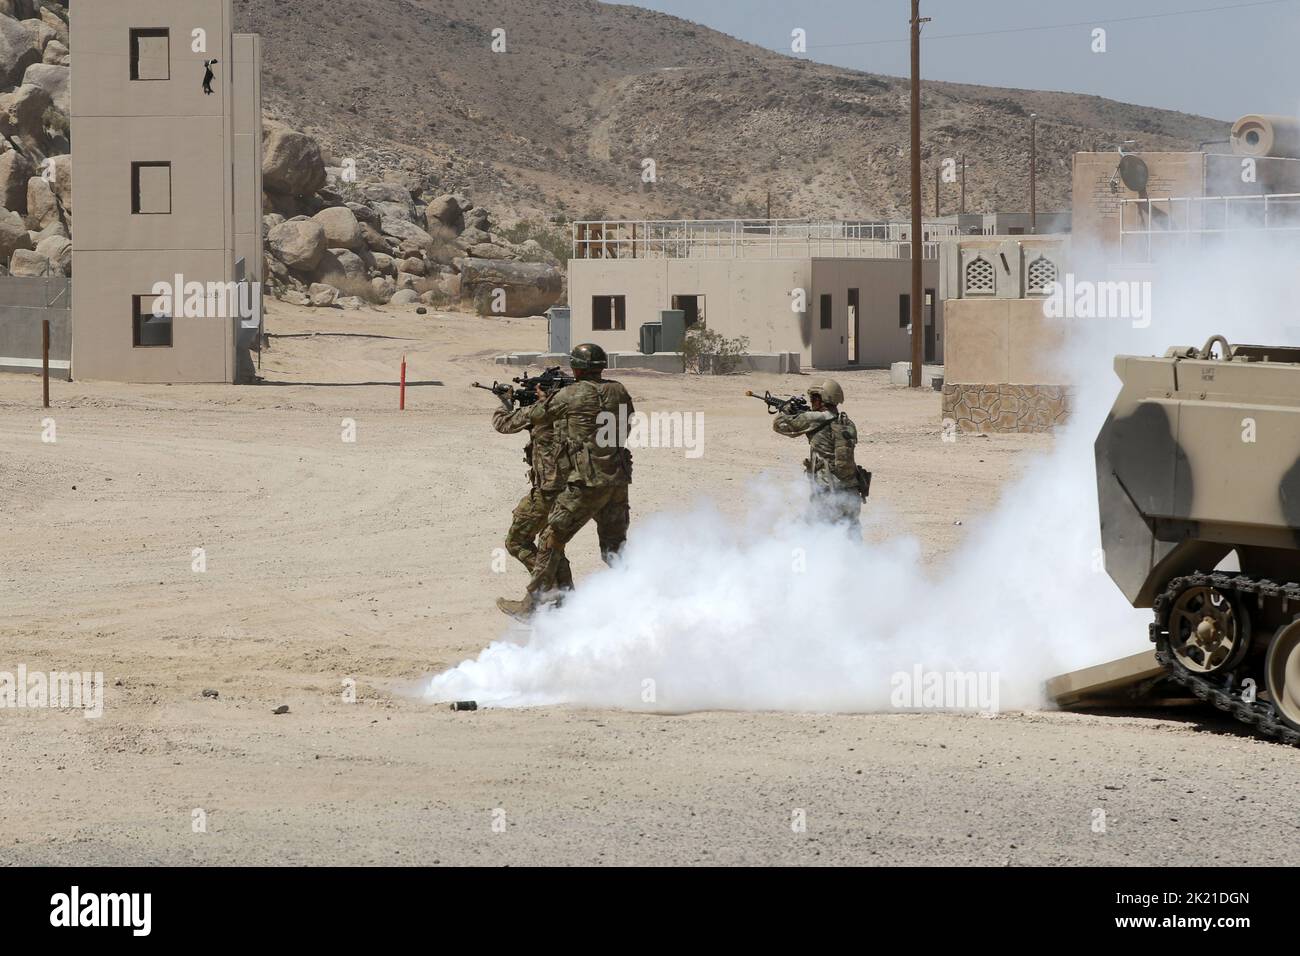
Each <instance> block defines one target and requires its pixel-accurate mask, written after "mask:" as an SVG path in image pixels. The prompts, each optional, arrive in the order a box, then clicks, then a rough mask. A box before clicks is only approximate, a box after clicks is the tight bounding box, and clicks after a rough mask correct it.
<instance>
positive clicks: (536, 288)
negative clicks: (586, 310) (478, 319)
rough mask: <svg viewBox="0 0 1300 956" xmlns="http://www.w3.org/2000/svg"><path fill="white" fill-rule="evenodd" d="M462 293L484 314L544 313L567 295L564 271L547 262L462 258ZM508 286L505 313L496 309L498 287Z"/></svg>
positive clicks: (505, 288)
mask: <svg viewBox="0 0 1300 956" xmlns="http://www.w3.org/2000/svg"><path fill="white" fill-rule="evenodd" d="M456 264H457V265H458V266H459V267H460V286H461V292H462V295H464V296H465V297H467V298H471V299H473V300H474V307H475V308H476V309H477V311H478V313H479V314H480V315H510V316H528V315H541V314H542V313H543V312H545V311H546V310H547V309H549V308H550V307H551V306H553V305H555V303H557V302H559V301H560V297H561V296H562V295H563V294H564V273H563V272H562V271H561V270H560V269H558V268H556V267H555V266H552V265H549V264H548V263H543V262H508V261H502V260H498V259H479V258H466V259H458V260H457V262H456ZM496 289H504V290H505V297H504V305H505V310H504V311H503V312H494V311H493V310H492V306H493V304H494V300H495V295H494V290H496Z"/></svg>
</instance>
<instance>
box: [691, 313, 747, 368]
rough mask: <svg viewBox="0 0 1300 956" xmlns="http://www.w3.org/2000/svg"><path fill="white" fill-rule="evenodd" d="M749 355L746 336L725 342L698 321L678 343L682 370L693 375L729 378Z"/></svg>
mask: <svg viewBox="0 0 1300 956" xmlns="http://www.w3.org/2000/svg"><path fill="white" fill-rule="evenodd" d="M748 353H749V337H748V336H744V335H742V336H740V337H739V338H735V339H729V338H727V337H726V336H724V335H723V334H722V333H720V332H714V331H713V330H712V329H710V328H708V327H706V326H705V324H704V320H703V319H701V320H700V321H699V322H696V323H695V324H694V325H693V326H691V327H690V328H689V329H687V330H686V340H685V341H684V342H683V343H682V371H684V372H692V373H694V374H696V375H705V374H709V375H731V374H733V373H734V372H737V371H739V369H740V360H741V358H742V357H743V356H745V355H747V354H748Z"/></svg>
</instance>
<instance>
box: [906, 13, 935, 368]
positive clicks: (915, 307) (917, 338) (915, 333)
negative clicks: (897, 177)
mask: <svg viewBox="0 0 1300 956" xmlns="http://www.w3.org/2000/svg"><path fill="white" fill-rule="evenodd" d="M929 21H930V18H929V17H925V18H924V19H922V17H921V0H912V296H911V299H912V303H911V304H912V316H911V319H912V381H911V383H910V384H911V386H912V388H920V387H921V359H922V352H921V342H922V339H923V338H924V335H923V332H924V329H922V328H921V286H922V281H921V258H922V256H924V255H925V237H924V234H923V233H922V232H921V24H923V23H928V22H929Z"/></svg>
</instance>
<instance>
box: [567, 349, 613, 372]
mask: <svg viewBox="0 0 1300 956" xmlns="http://www.w3.org/2000/svg"><path fill="white" fill-rule="evenodd" d="M569 367H570V368H572V369H574V370H576V371H583V370H590V369H600V368H608V367H609V357H608V356H607V355H606V354H605V350H604V349H602V348H601V347H600V346H599V345H595V344H593V343H591V342H584V343H582V344H581V345H579V346H577V347H576V348H574V350H573V351H572V352H570V353H569Z"/></svg>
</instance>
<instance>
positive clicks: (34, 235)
mask: <svg viewBox="0 0 1300 956" xmlns="http://www.w3.org/2000/svg"><path fill="white" fill-rule="evenodd" d="M27 235H29V236H31V239H32V245H33V246H35V245H36V244H37V243H39V242H40V241H41V240H42V239H48V238H50V236H59V237H61V238H63V239H71V238H72V235H71V234H70V233H69V232H68V227H67V226H65V225H64V224H63V222H62V221H61V220H58V219H56V220H55V221H54V222H52V223H50V224H49V225H48V226H46V227H45V228H43V229H28V230H27Z"/></svg>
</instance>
